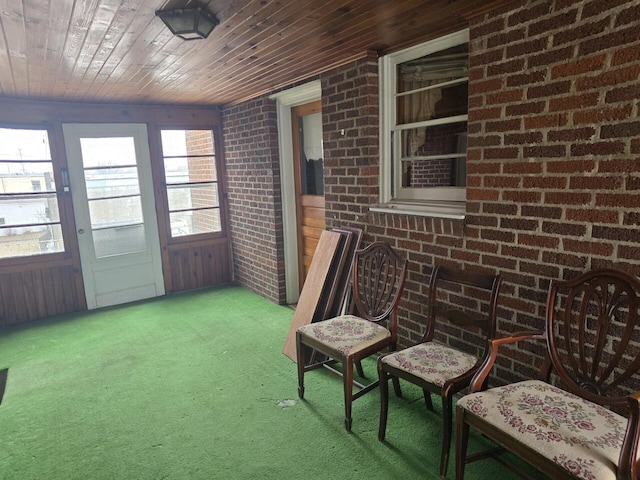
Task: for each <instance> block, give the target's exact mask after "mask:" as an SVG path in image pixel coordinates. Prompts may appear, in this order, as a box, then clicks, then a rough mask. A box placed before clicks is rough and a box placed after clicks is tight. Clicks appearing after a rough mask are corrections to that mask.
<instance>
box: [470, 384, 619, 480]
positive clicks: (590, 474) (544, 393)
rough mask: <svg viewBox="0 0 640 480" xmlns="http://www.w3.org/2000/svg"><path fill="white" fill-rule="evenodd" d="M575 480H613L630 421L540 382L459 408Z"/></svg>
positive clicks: (474, 398) (475, 398)
mask: <svg viewBox="0 0 640 480" xmlns="http://www.w3.org/2000/svg"><path fill="white" fill-rule="evenodd" d="M458 406H459V407H460V408H463V409H465V410H468V411H469V412H471V413H472V414H474V415H476V416H477V417H480V418H482V419H483V420H484V421H485V422H486V423H488V424H490V425H493V426H495V427H497V428H499V429H500V430H502V431H504V432H505V433H507V434H510V435H511V436H512V437H513V438H514V439H517V440H518V441H520V442H522V443H524V444H525V445H527V446H528V447H530V448H532V449H533V450H535V451H536V452H538V453H539V454H541V455H543V456H545V457H547V458H548V459H550V460H552V461H553V462H555V463H556V464H558V465H560V466H561V467H563V468H564V469H566V470H567V471H568V472H569V473H571V474H572V475H573V476H575V477H576V478H581V479H584V480H608V479H611V480H615V478H616V465H617V463H618V457H619V456H620V448H621V447H622V441H623V439H624V433H625V429H626V427H627V419H626V418H624V417H622V416H621V415H618V414H616V413H614V412H612V411H611V410H609V409H607V408H604V407H602V406H600V405H598V404H595V403H592V402H589V401H588V400H585V399H584V398H581V397H578V396H576V395H573V394H571V393H569V392H566V391H564V390H561V389H559V388H557V387H554V386H552V385H550V384H548V383H546V382H542V381H540V380H527V381H524V382H520V383H514V384H510V385H506V386H503V387H496V388H492V389H490V390H487V391H483V392H477V393H473V394H469V395H467V396H465V397H463V398H462V399H460V401H459V402H458Z"/></svg>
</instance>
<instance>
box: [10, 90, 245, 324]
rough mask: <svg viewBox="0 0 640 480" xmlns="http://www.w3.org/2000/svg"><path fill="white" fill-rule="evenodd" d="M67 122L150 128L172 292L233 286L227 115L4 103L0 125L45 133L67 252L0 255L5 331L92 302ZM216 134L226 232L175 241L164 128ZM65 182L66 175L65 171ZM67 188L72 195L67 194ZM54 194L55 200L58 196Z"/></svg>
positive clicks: (151, 107) (136, 107)
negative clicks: (69, 171)
mask: <svg viewBox="0 0 640 480" xmlns="http://www.w3.org/2000/svg"><path fill="white" fill-rule="evenodd" d="M65 123H144V124H146V125H147V131H148V135H149V151H150V155H151V164H152V177H153V185H154V192H153V194H154V196H155V203H156V211H157V220H158V227H159V234H160V246H161V256H162V269H163V275H164V282H165V292H166V293H172V292H177V291H182V290H190V289H195V288H201V287H208V286H215V285H221V284H225V283H229V282H231V281H232V267H231V265H232V262H231V257H230V255H231V253H230V252H231V248H230V239H229V234H228V228H227V225H228V222H227V219H226V212H227V207H226V200H225V195H224V191H225V185H226V184H225V178H224V159H223V149H222V143H221V141H220V139H221V135H220V129H221V125H220V114H219V112H218V111H217V109H215V108H204V107H202V108H200V107H188V106H175V105H166V106H161V105H112V104H109V105H102V104H78V103H75V104H74V103H65V102H39V101H29V100H17V99H15V100H14V99H0V128H16V129H34V128H35V129H39V130H46V131H47V132H48V135H49V142H50V146H51V161H52V163H53V172H52V174H53V180H54V183H55V193H56V194H57V201H58V208H59V211H60V228H61V230H62V238H63V242H64V247H63V249H61V250H62V251H57V252H55V253H46V254H36V255H29V256H14V257H11V256H9V255H4V256H3V255H0V327H6V326H9V325H12V324H17V323H22V322H26V321H31V320H36V319H39V318H44V317H48V316H52V315H57V314H62V313H69V312H74V311H79V310H85V309H86V308H87V303H86V299H85V292H84V286H83V279H82V270H81V264H80V254H79V250H78V241H77V237H76V224H75V220H74V217H73V207H72V203H71V194H70V193H69V192H68V189H65V188H64V187H63V185H65V184H67V179H66V178H64V179H63V172H64V171H65V169H66V168H67V165H68V164H67V158H66V151H65V147H64V139H63V132H62V125H63V124H65ZM162 129H184V130H202V131H211V132H212V133H213V137H214V143H215V146H216V148H215V155H214V159H215V170H216V171H217V175H218V178H217V188H218V190H219V197H220V200H219V203H220V205H219V211H220V217H221V219H220V228H219V229H217V230H219V231H217V232H214V233H204V234H198V235H188V236H175V237H174V235H172V227H171V221H170V215H169V213H170V212H169V206H168V205H169V201H168V199H167V184H166V179H165V171H164V165H163V158H162V146H161V142H160V131H161V130H162ZM65 177H66V174H65ZM65 190H66V191H65ZM54 196H55V195H54ZM1 216H2V215H0V217H1Z"/></svg>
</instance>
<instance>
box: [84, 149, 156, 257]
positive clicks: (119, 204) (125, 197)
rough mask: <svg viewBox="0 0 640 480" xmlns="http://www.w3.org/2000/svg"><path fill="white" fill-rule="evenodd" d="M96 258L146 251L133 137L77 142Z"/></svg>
mask: <svg viewBox="0 0 640 480" xmlns="http://www.w3.org/2000/svg"><path fill="white" fill-rule="evenodd" d="M80 148H81V150H82V164H83V168H84V180H85V187H86V191H87V199H88V201H89V218H90V220H91V234H92V239H93V248H94V252H95V255H96V258H103V257H109V256H115V255H126V254H130V253H135V252H142V251H146V248H147V247H146V241H145V228H144V217H143V213H142V198H141V196H140V179H139V176H138V167H137V165H136V162H137V157H136V150H135V142H134V138H133V137H104V138H93V137H85V138H81V139H80Z"/></svg>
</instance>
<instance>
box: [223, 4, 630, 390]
mask: <svg viewBox="0 0 640 480" xmlns="http://www.w3.org/2000/svg"><path fill="white" fill-rule="evenodd" d="M638 23H640V5H638V4H637V2H635V1H626V2H625V1H622V0H593V1H571V0H543V1H523V2H514V4H513V6H512V7H511V8H510V9H505V10H503V11H498V12H492V13H491V14H489V15H487V16H486V17H484V18H480V19H476V20H474V21H473V22H472V24H471V25H470V32H471V45H470V47H471V53H470V82H469V129H468V132H469V149H468V165H467V170H468V176H467V196H468V202H467V217H466V220H465V221H457V220H448V219H439V218H427V217H419V216H407V215H397V214H382V213H371V212H369V206H370V205H373V204H375V203H376V202H377V201H378V174H379V161H378V76H377V61H376V59H375V58H369V59H365V60H361V61H359V62H356V63H354V64H352V65H349V66H346V67H342V68H338V69H336V70H334V71H331V72H327V73H326V74H323V75H322V76H321V80H322V97H323V98H322V102H323V103H322V106H323V135H324V149H325V184H326V192H325V197H326V206H327V226H328V227H333V226H338V225H345V224H348V225H357V226H361V227H363V228H364V229H365V241H367V242H368V241H373V240H378V239H381V240H386V241H388V242H390V243H391V244H392V245H393V246H394V247H395V248H397V249H398V250H399V251H400V253H402V254H403V255H405V256H406V257H407V258H409V259H410V261H411V266H410V271H409V276H408V281H407V284H406V290H405V294H404V300H403V302H402V305H401V310H400V343H401V344H402V345H405V346H406V345H408V344H410V343H412V342H414V341H416V340H417V339H418V336H419V334H420V333H421V332H422V329H423V327H422V324H421V321H422V317H423V316H424V315H425V313H426V300H427V299H426V290H427V285H428V280H429V275H430V273H431V270H432V267H433V265H434V264H437V263H440V264H447V265H455V266H459V267H462V268H465V269H473V270H483V271H490V272H500V273H501V274H502V275H503V277H504V284H503V285H504V286H503V290H502V297H501V306H500V309H499V320H498V329H499V333H505V332H509V331H515V330H522V329H531V328H536V329H537V328H541V327H542V323H543V315H544V302H545V297H546V289H547V286H548V284H549V281H550V279H552V278H567V277H572V276H574V275H575V274H577V273H579V272H582V271H585V270H587V269H591V268H595V267H601V266H614V267H617V268H621V269H624V270H626V271H629V272H631V273H633V274H635V275H640V213H638V211H639V207H640V121H638V120H636V117H637V114H638V108H639V106H638V100H637V99H638V98H640V81H639V80H638V78H639V76H640V40H639V36H638V33H637V32H638V31H639V30H638V27H639V25H638ZM256 113H257V114H260V113H261V112H256ZM263 121H264V120H263V119H262V118H261V119H259V120H257V123H256V125H258V126H260V125H262V122H263ZM273 128H274V129H275V126H274V127H273ZM225 131H227V132H228V131H234V132H235V128H234V127H230V126H229V125H228V124H226V125H225ZM229 137H231V135H230V134H229ZM230 139H231V138H230ZM225 146H226V148H227V149H228V148H229V145H225ZM232 148H233V146H232ZM273 149H274V150H271V152H272V153H273V155H274V156H275V155H276V153H275V147H273ZM231 151H233V150H231ZM258 160H260V159H259V158H258ZM276 163H277V162H275V160H274V161H273V165H272V168H273V172H272V171H271V170H269V173H274V172H275V170H276V169H277V165H276ZM246 168H249V166H247V167H246ZM251 168H253V167H251ZM232 169H233V167H232ZM234 173H236V172H234V171H230V173H229V177H230V178H234ZM274 182H275V180H274ZM236 191H238V192H239V190H236ZM274 197H275V196H274ZM276 198H277V197H276ZM235 201H236V203H237V202H238V200H235ZM272 207H273V209H277V208H279V206H278V205H273V206H272ZM265 209H267V207H266V206H265ZM273 216H274V217H278V214H276V213H275V212H274V215H273ZM278 218H279V217H278ZM276 229H277V227H274V230H276ZM274 236H275V233H274ZM274 244H275V242H274ZM237 248H238V247H237V246H236V249H237ZM273 250H274V251H275V250H276V249H275V245H274V248H273ZM273 281H274V282H275V281H276V279H275V278H274V279H273ZM267 296H268V295H267ZM447 336H448V337H449V340H450V341H451V342H464V343H467V344H469V345H471V344H473V343H474V341H475V338H474V336H473V335H469V334H464V335H463V334H462V333H460V332H456V331H448V332H447ZM541 353H542V349H541V348H540V346H521V347H520V348H518V349H516V348H514V349H511V350H509V349H505V351H504V355H503V356H501V358H500V360H499V368H498V370H497V374H498V376H499V377H500V378H501V379H503V380H512V379H515V378H522V377H531V376H533V375H534V374H535V369H536V368H537V365H538V364H539V360H540V355H541Z"/></svg>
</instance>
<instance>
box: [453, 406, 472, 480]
mask: <svg viewBox="0 0 640 480" xmlns="http://www.w3.org/2000/svg"><path fill="white" fill-rule="evenodd" d="M468 442H469V424H468V423H467V422H465V421H464V410H463V409H458V412H457V413H456V480H464V468H465V466H466V465H467V444H468Z"/></svg>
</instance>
